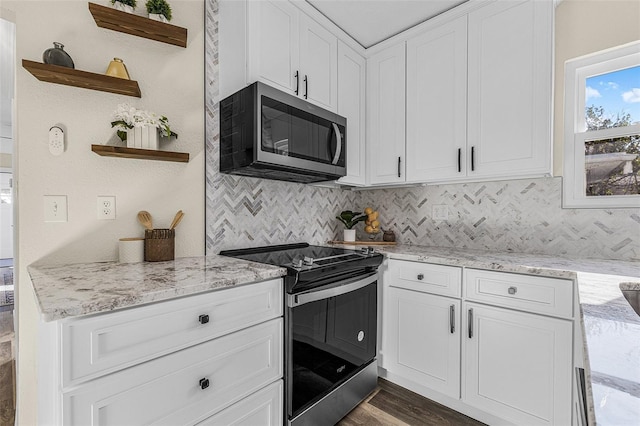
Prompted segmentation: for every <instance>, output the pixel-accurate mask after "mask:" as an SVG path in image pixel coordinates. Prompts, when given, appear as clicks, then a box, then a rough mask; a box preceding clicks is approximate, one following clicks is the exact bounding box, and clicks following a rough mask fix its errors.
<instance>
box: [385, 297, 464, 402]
mask: <svg viewBox="0 0 640 426" xmlns="http://www.w3.org/2000/svg"><path fill="white" fill-rule="evenodd" d="M386 296H387V297H388V301H387V304H386V307H387V315H386V316H385V318H386V320H387V321H386V324H385V328H384V333H385V335H386V336H387V340H386V343H387V347H386V348H385V350H384V359H385V368H387V370H388V371H390V372H392V373H394V374H398V375H400V376H403V377H405V378H407V379H410V380H412V381H415V382H419V383H420V384H422V385H424V386H428V387H429V388H431V389H434V390H436V391H438V392H441V393H443V394H445V395H449V396H451V397H452V398H459V397H460V300H456V299H450V298H447V297H443V296H434V295H431V294H426V293H420V292H416V291H413V290H406V289H402V288H395V287H391V288H389V290H388V292H387V293H386Z"/></svg>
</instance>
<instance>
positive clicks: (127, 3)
mask: <svg viewBox="0 0 640 426" xmlns="http://www.w3.org/2000/svg"><path fill="white" fill-rule="evenodd" d="M111 4H112V5H113V7H114V8H115V9H116V10H121V11H123V12H127V13H133V11H134V9H135V8H136V0H111Z"/></svg>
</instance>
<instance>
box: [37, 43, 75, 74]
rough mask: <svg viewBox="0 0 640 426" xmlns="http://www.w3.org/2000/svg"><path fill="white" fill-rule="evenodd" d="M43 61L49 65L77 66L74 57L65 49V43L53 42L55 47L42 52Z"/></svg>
mask: <svg viewBox="0 0 640 426" xmlns="http://www.w3.org/2000/svg"><path fill="white" fill-rule="evenodd" d="M42 62H44V63H45V64H49V65H59V66H61V67H67V68H75V65H74V64H73V59H71V56H69V54H68V53H67V52H65V51H64V44H62V43H59V42H57V41H54V42H53V47H51V48H49V49H47V50H45V51H44V53H43V54H42Z"/></svg>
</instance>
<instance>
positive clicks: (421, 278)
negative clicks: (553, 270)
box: [381, 259, 574, 425]
mask: <svg viewBox="0 0 640 426" xmlns="http://www.w3.org/2000/svg"><path fill="white" fill-rule="evenodd" d="M461 272H462V273H461ZM416 274H417V275H416ZM443 274H444V275H443ZM414 275H416V276H417V279H416V280H413V281H411V282H410V281H409V280H407V279H406V278H407V277H412V276H414ZM460 275H461V276H462V281H459V280H455V279H449V280H447V281H446V282H448V283H449V284H448V285H447V286H446V292H445V294H447V296H443V295H441V294H431V293H443V290H442V286H437V285H434V283H436V282H441V281H442V277H443V276H449V277H459V276H460ZM439 276H440V279H438V278H437V277H439ZM409 285H410V287H409ZM572 287H573V282H572V281H570V280H561V279H555V278H554V279H551V278H544V277H537V276H527V275H520V274H512V273H503V272H495V271H483V270H475V269H467V268H464V269H463V268H459V267H453V266H442V265H428V264H424V267H420V266H419V264H418V263H416V262H409V261H401V260H394V259H390V260H388V268H387V269H386V272H385V274H384V276H383V298H384V299H383V313H382V318H383V320H382V321H383V324H382V327H383V328H382V330H383V331H382V348H381V359H382V365H381V367H382V368H383V374H387V376H388V377H389V378H390V379H391V380H392V381H393V380H394V379H396V380H398V383H399V384H401V385H403V384H404V385H406V386H407V387H410V388H412V390H414V391H416V392H418V393H423V394H424V395H425V396H427V397H429V398H431V399H435V400H436V401H437V402H440V403H442V404H444V405H448V406H450V407H451V408H453V409H455V410H457V411H461V412H463V413H464V414H467V415H470V416H472V417H475V418H477V419H478V420H481V421H484V422H486V423H490V424H494V423H497V424H515V425H570V424H572V410H571V407H572V377H573V376H572V372H573V359H574V358H573V328H574V320H573V313H572V312H573V300H572V298H571V297H570V296H569V297H567V294H569V295H571V294H572ZM455 295H460V296H458V297H459V298H458V297H456V296H455ZM523 310H529V311H530V312H523ZM540 312H543V313H545V315H542V314H540ZM384 370H386V371H384ZM432 391H433V392H432Z"/></svg>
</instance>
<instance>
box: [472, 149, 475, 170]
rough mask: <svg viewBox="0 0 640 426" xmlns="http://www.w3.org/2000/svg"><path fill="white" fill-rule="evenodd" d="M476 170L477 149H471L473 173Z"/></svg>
mask: <svg viewBox="0 0 640 426" xmlns="http://www.w3.org/2000/svg"><path fill="white" fill-rule="evenodd" d="M475 169H476V147H475V146H472V147H471V171H474V170H475Z"/></svg>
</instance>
